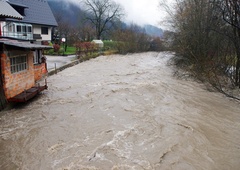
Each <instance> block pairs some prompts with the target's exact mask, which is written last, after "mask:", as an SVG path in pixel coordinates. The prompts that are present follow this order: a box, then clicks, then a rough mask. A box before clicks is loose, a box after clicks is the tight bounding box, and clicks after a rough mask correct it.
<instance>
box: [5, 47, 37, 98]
mask: <svg viewBox="0 0 240 170" xmlns="http://www.w3.org/2000/svg"><path fill="white" fill-rule="evenodd" d="M9 52H10V54H19V53H20V54H27V63H28V68H27V70H24V71H20V72H17V73H11V67H10V58H9V56H7V55H8V54H9ZM1 69H2V74H3V86H4V91H5V95H6V98H7V99H9V98H11V97H14V96H16V95H18V94H20V93H21V92H23V91H24V90H27V89H29V88H31V87H33V86H34V85H35V79H34V75H35V74H34V65H33V53H32V51H24V50H23V51H21V50H19V51H16V50H11V51H5V52H4V54H1Z"/></svg>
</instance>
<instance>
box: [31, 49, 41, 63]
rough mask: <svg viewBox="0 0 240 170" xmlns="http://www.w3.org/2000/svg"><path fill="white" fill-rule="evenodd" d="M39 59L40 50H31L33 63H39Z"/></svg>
mask: <svg viewBox="0 0 240 170" xmlns="http://www.w3.org/2000/svg"><path fill="white" fill-rule="evenodd" d="M41 59H42V50H39V49H38V50H35V51H33V64H34V65H37V64H41Z"/></svg>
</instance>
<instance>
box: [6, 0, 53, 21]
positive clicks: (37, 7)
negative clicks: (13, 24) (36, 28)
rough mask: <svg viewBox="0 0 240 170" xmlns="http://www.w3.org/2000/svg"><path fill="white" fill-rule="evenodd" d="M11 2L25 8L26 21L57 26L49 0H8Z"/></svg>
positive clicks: (24, 19)
mask: <svg viewBox="0 0 240 170" xmlns="http://www.w3.org/2000/svg"><path fill="white" fill-rule="evenodd" d="M8 2H9V4H12V5H14V6H19V7H23V8H25V10H24V11H25V16H24V18H23V20H22V22H24V23H29V24H37V25H46V26H57V22H56V20H55V18H54V16H53V13H52V10H51V8H50V7H49V5H48V2H47V0H8Z"/></svg>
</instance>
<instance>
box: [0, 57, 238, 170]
mask: <svg viewBox="0 0 240 170" xmlns="http://www.w3.org/2000/svg"><path fill="white" fill-rule="evenodd" d="M172 56H173V54H171V53H155V52H149V53H141V54H129V55H112V56H101V57H98V58H96V59H93V60H90V61H87V62H84V63H80V64H79V65H76V66H74V67H71V68H68V69H66V70H64V71H62V72H60V73H58V74H57V75H54V76H51V77H49V78H48V85H49V90H48V91H45V92H44V93H43V94H42V95H40V96H39V97H38V98H36V99H34V100H33V101H31V102H30V103H28V104H26V105H23V106H17V107H15V108H14V109H12V110H8V111H3V112H1V113H0V114H1V117H0V153H1V154H0V169H1V170H14V169H20V170H35V169H36V170H38V169H39V170H40V169H41V170H52V169H53V170H78V169H84V170H87V169H90V170H94V169H100V170H108V169H109V170H111V169H112V170H155V169H156V170H165V169H166V170H167V169H184V170H185V169H197V170H201V169H202V170H206V169H213V170H226V169H231V170H232V169H233V170H234V169H236V170H237V169H239V168H240V161H239V160H240V105H239V103H237V102H235V101H231V100H230V99H228V98H226V97H224V96H223V95H222V94H219V93H215V92H209V91H207V90H205V88H204V86H203V85H201V84H199V83H197V82H194V81H186V80H180V79H178V78H176V77H174V76H173V66H170V65H168V61H169V59H170V58H171V57H172Z"/></svg>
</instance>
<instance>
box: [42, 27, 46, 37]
mask: <svg viewBox="0 0 240 170" xmlns="http://www.w3.org/2000/svg"><path fill="white" fill-rule="evenodd" d="M41 31H42V34H44V35H48V27H42V28H41Z"/></svg>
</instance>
